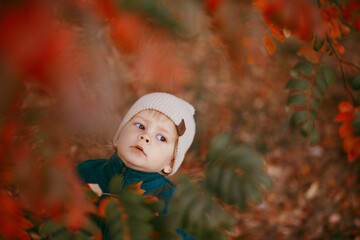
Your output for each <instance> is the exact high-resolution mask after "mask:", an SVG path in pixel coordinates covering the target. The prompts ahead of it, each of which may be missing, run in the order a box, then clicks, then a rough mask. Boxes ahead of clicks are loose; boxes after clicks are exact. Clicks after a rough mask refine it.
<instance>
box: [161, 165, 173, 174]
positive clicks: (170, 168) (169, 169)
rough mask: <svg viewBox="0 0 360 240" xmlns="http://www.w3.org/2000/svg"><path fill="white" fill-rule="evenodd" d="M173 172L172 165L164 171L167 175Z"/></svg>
mask: <svg viewBox="0 0 360 240" xmlns="http://www.w3.org/2000/svg"><path fill="white" fill-rule="evenodd" d="M171 171H172V167H171V166H170V165H168V166H166V167H164V169H163V172H164V173H166V174H169V173H171Z"/></svg>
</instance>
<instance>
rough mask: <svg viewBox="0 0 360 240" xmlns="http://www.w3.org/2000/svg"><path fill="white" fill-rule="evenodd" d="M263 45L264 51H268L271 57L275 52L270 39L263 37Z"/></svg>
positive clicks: (274, 46)
mask: <svg viewBox="0 0 360 240" xmlns="http://www.w3.org/2000/svg"><path fill="white" fill-rule="evenodd" d="M263 42H264V45H265V47H266V50H267V51H268V53H269V55H273V54H274V53H275V50H276V45H275V43H274V41H273V40H272V38H271V37H269V36H264V38H263Z"/></svg>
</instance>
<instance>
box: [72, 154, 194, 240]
mask: <svg viewBox="0 0 360 240" xmlns="http://www.w3.org/2000/svg"><path fill="white" fill-rule="evenodd" d="M76 170H77V172H78V174H79V175H80V177H81V178H82V180H83V181H84V183H94V184H99V186H100V188H101V190H102V192H103V193H110V190H109V184H110V180H111V178H112V177H113V176H114V175H115V174H120V175H121V176H122V177H123V184H122V187H121V191H123V190H125V189H126V187H128V186H129V185H130V184H136V183H139V182H141V181H142V184H141V189H143V190H145V192H144V195H152V196H154V197H157V198H158V199H159V200H162V201H163V202H164V204H165V207H164V209H163V210H162V211H161V212H160V213H159V214H166V213H167V207H168V204H169V201H170V199H171V197H172V196H173V195H174V193H175V188H176V185H175V184H174V183H173V182H172V181H171V180H169V179H168V178H166V177H165V176H163V175H161V174H160V173H157V172H142V171H138V170H134V169H131V168H128V167H126V166H125V164H124V163H123V161H122V160H121V159H120V158H119V156H118V155H117V153H114V154H113V155H112V156H111V157H110V158H109V159H108V160H107V159H92V160H87V161H84V162H82V163H80V164H79V165H78V166H77V168H76ZM103 196H104V195H103ZM103 196H102V197H100V200H101V199H102V198H104V197H106V196H104V197H103ZM99 225H100V228H101V230H102V231H103V239H104V240H108V239H111V238H110V235H109V231H108V227H107V226H106V224H105V223H103V222H100V223H99ZM176 231H177V232H178V233H179V234H180V235H181V236H182V237H183V238H184V239H189V240H191V239H194V238H191V237H189V236H187V234H186V233H185V232H184V231H183V230H181V229H177V230H176Z"/></svg>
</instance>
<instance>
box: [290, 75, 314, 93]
mask: <svg viewBox="0 0 360 240" xmlns="http://www.w3.org/2000/svg"><path fill="white" fill-rule="evenodd" d="M309 87H310V83H309V82H308V81H306V80H304V79H301V78H292V79H290V81H289V82H288V84H287V85H286V89H296V90H303V91H304V90H307V89H308V88H309Z"/></svg>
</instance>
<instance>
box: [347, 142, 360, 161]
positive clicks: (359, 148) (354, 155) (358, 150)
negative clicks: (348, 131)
mask: <svg viewBox="0 0 360 240" xmlns="http://www.w3.org/2000/svg"><path fill="white" fill-rule="evenodd" d="M359 157H360V138H356V140H355V142H354V145H353V146H352V148H351V150H350V151H349V153H348V161H349V162H354V161H356V160H357V159H358V158H359Z"/></svg>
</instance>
